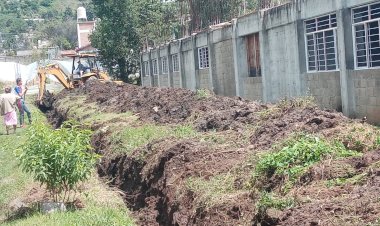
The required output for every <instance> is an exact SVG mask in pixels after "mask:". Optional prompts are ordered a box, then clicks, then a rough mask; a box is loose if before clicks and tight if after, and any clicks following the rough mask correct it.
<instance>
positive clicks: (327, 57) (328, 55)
mask: <svg viewBox="0 0 380 226" xmlns="http://www.w3.org/2000/svg"><path fill="white" fill-rule="evenodd" d="M336 29H337V20H336V14H329V15H326V16H321V17H317V18H314V19H311V20H307V21H305V30H306V38H305V39H306V52H307V53H306V54H307V68H308V72H315V71H334V70H337V69H338V59H337V47H336V46H337V45H336V40H337V39H336Z"/></svg>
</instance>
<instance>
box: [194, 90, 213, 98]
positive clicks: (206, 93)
mask: <svg viewBox="0 0 380 226" xmlns="http://www.w3.org/2000/svg"><path fill="white" fill-rule="evenodd" d="M196 94H197V98H198V100H202V99H207V98H209V97H210V96H212V94H211V91H210V90H208V89H197V91H196Z"/></svg>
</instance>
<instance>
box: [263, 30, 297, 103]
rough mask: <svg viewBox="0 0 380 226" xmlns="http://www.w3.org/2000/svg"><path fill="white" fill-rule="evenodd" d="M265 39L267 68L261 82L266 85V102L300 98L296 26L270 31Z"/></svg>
mask: <svg viewBox="0 0 380 226" xmlns="http://www.w3.org/2000/svg"><path fill="white" fill-rule="evenodd" d="M265 38H266V40H265V42H264V48H265V58H266V62H265V64H266V65H268V66H267V67H266V70H265V74H264V75H263V80H264V81H263V82H265V83H266V89H265V92H264V95H265V96H266V101H268V102H275V101H278V100H281V99H284V98H287V97H296V96H300V95H301V82H300V70H299V62H298V61H297V60H298V58H297V57H296V56H297V55H298V41H297V26H296V24H294V23H292V24H288V25H284V26H280V27H275V28H273V29H270V30H268V32H267V35H266V37H265ZM261 41H263V40H261ZM269 65H270V66H269Z"/></svg>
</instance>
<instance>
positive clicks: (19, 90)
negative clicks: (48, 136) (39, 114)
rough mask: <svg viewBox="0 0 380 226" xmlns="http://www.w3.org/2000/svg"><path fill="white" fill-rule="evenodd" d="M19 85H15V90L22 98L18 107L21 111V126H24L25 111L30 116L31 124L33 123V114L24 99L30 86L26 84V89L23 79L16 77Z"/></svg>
mask: <svg viewBox="0 0 380 226" xmlns="http://www.w3.org/2000/svg"><path fill="white" fill-rule="evenodd" d="M16 83H17V86H16V87H15V92H16V94H17V96H19V97H20V99H19V100H18V102H17V107H18V110H19V112H20V127H24V126H25V124H24V119H25V112H26V114H27V116H28V120H29V124H31V123H32V114H31V113H30V111H29V108H28V107H27V106H26V104H25V101H24V96H25V94H26V92H27V91H28V87H27V86H25V90H23V88H22V80H21V78H18V79H16Z"/></svg>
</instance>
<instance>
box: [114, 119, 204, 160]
mask: <svg viewBox="0 0 380 226" xmlns="http://www.w3.org/2000/svg"><path fill="white" fill-rule="evenodd" d="M196 134H197V132H196V131H195V130H194V128H193V127H192V126H191V125H188V124H186V125H179V126H177V127H174V128H170V127H166V126H156V125H144V126H140V127H126V128H125V129H123V130H121V131H117V132H114V133H113V134H112V135H111V138H110V141H111V146H112V150H113V152H117V153H130V152H131V151H133V150H134V149H136V148H138V147H140V146H142V145H145V144H148V143H150V142H152V141H154V140H157V139H161V138H165V137H170V136H173V137H176V138H186V137H194V136H196Z"/></svg>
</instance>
